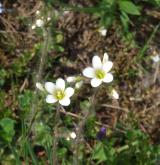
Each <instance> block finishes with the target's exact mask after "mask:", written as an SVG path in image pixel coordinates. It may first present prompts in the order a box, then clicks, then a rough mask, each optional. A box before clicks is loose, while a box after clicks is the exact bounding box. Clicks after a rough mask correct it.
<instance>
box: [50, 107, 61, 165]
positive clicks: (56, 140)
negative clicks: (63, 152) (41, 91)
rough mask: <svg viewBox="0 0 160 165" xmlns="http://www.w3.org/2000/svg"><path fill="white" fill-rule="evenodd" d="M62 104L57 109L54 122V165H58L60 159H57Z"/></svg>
mask: <svg viewBox="0 0 160 165" xmlns="http://www.w3.org/2000/svg"><path fill="white" fill-rule="evenodd" d="M60 108H61V106H60V104H58V105H57V108H56V114H55V120H54V125H55V126H54V139H53V148H52V151H53V156H52V158H53V165H58V159H57V146H58V135H57V132H58V126H59V124H60V122H59V121H60Z"/></svg>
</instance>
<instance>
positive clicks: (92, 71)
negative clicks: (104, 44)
mask: <svg viewBox="0 0 160 165" xmlns="http://www.w3.org/2000/svg"><path fill="white" fill-rule="evenodd" d="M92 66H93V67H87V68H85V69H84V70H83V75H84V76H86V77H88V78H91V79H92V80H91V86H92V87H98V86H99V85H100V84H101V83H102V82H105V83H109V82H111V81H112V80H113V75H112V74H111V73H108V72H109V71H110V70H111V68H112V66H113V63H112V62H111V61H104V62H101V59H100V57H99V56H94V57H93V59H92Z"/></svg>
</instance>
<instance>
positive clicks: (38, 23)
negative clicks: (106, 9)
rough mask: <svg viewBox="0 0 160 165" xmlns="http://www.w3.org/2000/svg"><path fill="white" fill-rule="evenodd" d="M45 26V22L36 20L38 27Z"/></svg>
mask: <svg viewBox="0 0 160 165" xmlns="http://www.w3.org/2000/svg"><path fill="white" fill-rule="evenodd" d="M43 24H44V22H43V20H42V19H37V20H36V25H37V27H41V26H43Z"/></svg>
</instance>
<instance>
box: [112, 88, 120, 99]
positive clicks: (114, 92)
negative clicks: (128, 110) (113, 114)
mask: <svg viewBox="0 0 160 165" xmlns="http://www.w3.org/2000/svg"><path fill="white" fill-rule="evenodd" d="M111 95H112V97H113V98H114V99H116V100H118V99H119V94H118V92H117V91H116V90H115V89H112V92H111Z"/></svg>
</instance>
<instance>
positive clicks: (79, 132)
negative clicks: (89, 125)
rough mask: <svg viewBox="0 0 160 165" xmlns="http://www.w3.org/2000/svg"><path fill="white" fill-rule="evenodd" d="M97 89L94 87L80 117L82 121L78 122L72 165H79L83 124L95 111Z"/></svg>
mask: <svg viewBox="0 0 160 165" xmlns="http://www.w3.org/2000/svg"><path fill="white" fill-rule="evenodd" d="M96 92H97V89H95V91H94V94H93V95H92V97H91V100H90V102H91V106H90V108H89V110H88V111H87V112H86V114H85V116H84V118H83V119H82V121H81V122H80V123H79V125H78V130H77V137H76V140H75V152H74V156H73V165H80V164H81V161H80V160H79V155H80V149H79V148H80V147H79V146H80V145H81V144H83V128H84V125H85V124H86V121H87V120H88V118H89V117H90V115H91V114H93V113H94V112H95V102H96V100H95V95H96Z"/></svg>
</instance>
